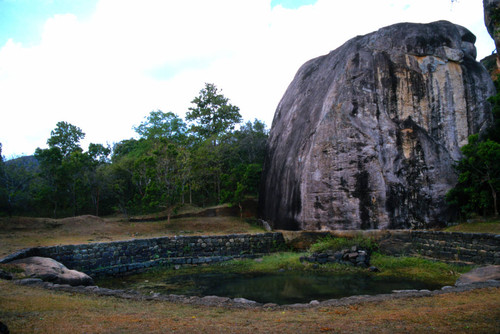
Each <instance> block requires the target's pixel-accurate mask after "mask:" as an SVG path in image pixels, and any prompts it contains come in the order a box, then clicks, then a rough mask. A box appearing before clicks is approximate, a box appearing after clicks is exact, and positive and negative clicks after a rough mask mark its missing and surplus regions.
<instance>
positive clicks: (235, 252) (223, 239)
mask: <svg viewBox="0 0 500 334" xmlns="http://www.w3.org/2000/svg"><path fill="white" fill-rule="evenodd" d="M283 246H284V240H283V235H282V234H281V233H262V234H234V235H221V236H175V237H161V238H152V239H135V240H129V241H116V242H105V243H92V244H82V245H64V246H52V247H35V248H29V249H25V250H22V251H20V252H18V253H15V254H12V255H10V256H8V257H6V258H4V259H1V260H0V263H6V262H10V261H13V260H15V259H19V258H24V257H29V256H42V257H50V258H52V259H54V260H56V261H58V262H61V263H62V264H64V265H65V266H66V267H68V268H71V269H76V270H79V271H83V272H85V273H87V274H89V275H92V276H101V275H110V274H111V275H116V274H121V273H125V272H127V273H129V272H135V271H141V270H143V269H145V268H148V267H153V266H157V265H161V264H167V265H168V264H172V265H176V264H179V265H181V264H202V263H214V262H221V261H227V260H230V259H233V258H237V257H254V256H258V255H262V254H267V253H270V252H273V251H276V250H279V249H281V248H283Z"/></svg>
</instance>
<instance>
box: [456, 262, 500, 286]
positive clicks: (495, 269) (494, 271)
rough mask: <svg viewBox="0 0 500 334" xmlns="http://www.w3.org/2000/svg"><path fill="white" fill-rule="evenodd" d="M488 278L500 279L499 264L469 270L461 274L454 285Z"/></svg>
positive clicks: (482, 280) (483, 280) (484, 280)
mask: <svg viewBox="0 0 500 334" xmlns="http://www.w3.org/2000/svg"><path fill="white" fill-rule="evenodd" d="M489 280H497V281H500V266H498V265H493V266H486V267H479V268H475V269H472V270H471V271H470V272H468V273H465V274H462V275H461V276H460V277H459V278H458V280H457V282H456V283H455V285H463V284H471V283H477V282H486V281H489Z"/></svg>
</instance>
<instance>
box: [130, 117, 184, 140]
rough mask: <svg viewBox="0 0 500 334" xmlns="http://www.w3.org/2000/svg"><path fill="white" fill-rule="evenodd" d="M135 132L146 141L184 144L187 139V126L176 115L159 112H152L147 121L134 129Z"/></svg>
mask: <svg viewBox="0 0 500 334" xmlns="http://www.w3.org/2000/svg"><path fill="white" fill-rule="evenodd" d="M134 130H135V132H137V133H138V134H139V135H140V136H141V137H142V138H145V139H150V140H154V139H168V140H171V141H173V142H176V143H182V142H183V141H184V140H185V139H186V131H187V126H186V123H184V121H183V120H182V119H181V118H180V117H179V116H177V115H176V114H174V113H172V112H167V113H164V112H163V111H161V110H157V111H152V112H150V113H149V116H147V117H146V121H144V122H142V123H141V124H140V125H139V126H137V127H134Z"/></svg>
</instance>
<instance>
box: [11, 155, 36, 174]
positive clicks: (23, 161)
mask: <svg viewBox="0 0 500 334" xmlns="http://www.w3.org/2000/svg"><path fill="white" fill-rule="evenodd" d="M5 165H6V166H14V167H23V168H25V169H26V170H27V171H30V172H38V170H39V167H40V163H39V162H38V160H37V159H36V158H35V157H34V156H33V155H27V156H23V157H19V158H15V159H11V160H7V161H5Z"/></svg>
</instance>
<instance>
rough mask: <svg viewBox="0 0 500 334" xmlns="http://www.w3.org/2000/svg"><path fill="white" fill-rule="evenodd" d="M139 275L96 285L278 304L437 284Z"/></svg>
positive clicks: (325, 277) (329, 277)
mask: <svg viewBox="0 0 500 334" xmlns="http://www.w3.org/2000/svg"><path fill="white" fill-rule="evenodd" d="M144 277H147V276H143V278H142V279H141V275H134V276H129V277H121V278H114V279H106V280H102V281H101V282H97V284H98V285H99V286H102V287H107V288H114V289H134V290H138V291H141V292H143V293H161V294H178V295H187V296H200V297H202V296H214V295H215V296H220V297H229V298H246V299H249V300H254V301H257V302H259V303H275V304H279V305H284V304H294V303H308V302H310V301H311V300H318V301H322V300H327V299H335V298H342V297H348V296H353V295H375V294H381V293H391V292H392V291H393V290H409V289H429V290H435V289H439V288H440V287H441V286H440V285H437V284H429V283H425V282H422V281H414V280H402V279H401V278H395V277H376V276H372V275H369V274H332V273H324V272H294V271H287V272H277V273H252V274H248V273H247V274H237V273H229V274H228V273H208V274H207V273H203V274H192V275H180V276H173V277H168V278H164V279H161V278H158V277H155V278H154V281H153V279H151V277H149V279H144Z"/></svg>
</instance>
